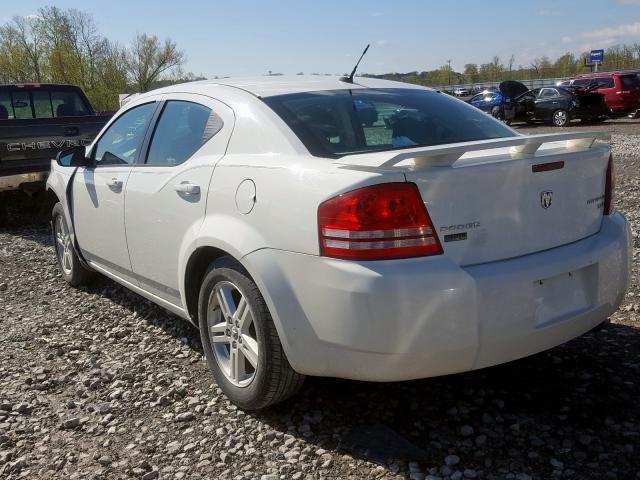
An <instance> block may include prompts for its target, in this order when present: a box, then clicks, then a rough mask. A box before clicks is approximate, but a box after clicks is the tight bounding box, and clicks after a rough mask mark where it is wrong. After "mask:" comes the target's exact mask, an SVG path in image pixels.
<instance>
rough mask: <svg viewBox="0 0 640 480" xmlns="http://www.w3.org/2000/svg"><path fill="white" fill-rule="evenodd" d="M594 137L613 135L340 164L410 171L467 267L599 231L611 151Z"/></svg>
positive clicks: (443, 238) (535, 139)
mask: <svg viewBox="0 0 640 480" xmlns="http://www.w3.org/2000/svg"><path fill="white" fill-rule="evenodd" d="M588 135H591V137H592V138H590V137H588ZM544 137H546V138H544ZM596 138H601V139H606V138H607V134H594V133H589V134H584V133H582V132H580V133H578V134H551V135H537V136H532V137H524V136H521V137H516V138H510V139H498V140H497V141H496V140H489V141H482V142H470V143H468V144H454V145H442V146H438V147H427V148H425V149H419V150H418V149H416V151H412V152H401V153H400V154H398V152H397V151H396V152H385V153H386V156H387V160H386V161H382V162H380V160H381V159H382V156H381V155H382V152H379V153H375V154H362V155H353V156H350V157H343V158H341V159H339V160H338V161H337V162H340V163H343V164H344V165H345V168H350V166H351V168H353V167H355V168H363V167H364V166H365V165H366V164H367V163H369V166H371V167H374V166H375V165H376V164H378V165H377V166H375V167H374V168H379V169H382V170H386V169H390V170H395V171H397V170H398V169H404V173H405V177H406V179H407V181H409V182H414V183H416V184H417V186H418V188H419V190H420V193H421V195H422V198H423V200H424V202H425V204H426V206H427V210H428V211H429V214H430V216H431V219H432V221H433V223H434V226H435V227H436V231H437V233H438V236H439V238H440V242H441V244H442V247H443V249H444V253H445V255H447V256H448V257H449V258H450V259H452V260H453V261H455V262H456V263H457V264H459V265H462V266H465V265H474V264H479V263H485V262H492V261H498V260H503V259H508V258H513V257H518V256H522V255H527V254H531V253H534V252H539V251H542V250H547V249H550V248H554V247H558V246H561V245H565V244H568V243H572V242H575V241H577V240H580V239H582V238H585V237H588V236H590V235H593V234H594V233H597V232H598V231H599V229H600V224H601V221H602V212H603V201H604V188H605V174H606V169H607V161H608V158H609V152H610V149H609V146H608V145H605V144H600V143H594V142H595V140H596ZM366 157H369V158H368V159H367V158H366ZM389 157H393V158H392V159H389ZM398 157H400V158H398Z"/></svg>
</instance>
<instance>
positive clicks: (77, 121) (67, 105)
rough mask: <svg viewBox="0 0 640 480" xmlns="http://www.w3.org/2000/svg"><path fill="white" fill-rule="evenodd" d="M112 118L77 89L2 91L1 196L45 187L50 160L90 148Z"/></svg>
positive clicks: (36, 86) (16, 87)
mask: <svg viewBox="0 0 640 480" xmlns="http://www.w3.org/2000/svg"><path fill="white" fill-rule="evenodd" d="M109 118H110V115H98V114H96V112H95V111H94V109H93V107H92V106H91V103H89V100H88V99H87V97H86V96H85V94H84V92H83V91H82V90H81V89H80V88H78V87H75V86H73V85H58V84H44V83H42V84H37V83H29V84H14V85H0V192H2V191H8V190H19V189H22V190H29V189H32V190H33V189H37V188H39V187H40V186H41V185H44V180H46V176H47V173H48V172H49V168H50V163H51V159H52V158H55V156H56V154H57V153H58V152H59V151H61V150H64V149H66V148H69V147H73V146H78V145H88V144H89V143H91V141H92V140H93V138H94V137H95V136H96V135H97V134H98V132H99V131H100V130H101V129H102V127H103V126H104V125H105V124H106V123H107V121H108V120H109Z"/></svg>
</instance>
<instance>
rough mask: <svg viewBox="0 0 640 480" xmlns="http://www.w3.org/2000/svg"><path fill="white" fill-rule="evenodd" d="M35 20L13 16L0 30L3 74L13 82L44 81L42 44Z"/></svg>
mask: <svg viewBox="0 0 640 480" xmlns="http://www.w3.org/2000/svg"><path fill="white" fill-rule="evenodd" d="M41 32H42V29H41V28H40V18H39V17H14V18H13V19H12V20H11V22H10V23H8V24H6V25H4V26H2V27H0V44H1V45H2V51H1V53H0V54H1V55H2V56H3V60H2V62H0V63H1V64H2V67H3V68H7V69H8V70H6V71H5V72H3V73H4V75H6V76H8V77H9V78H10V79H11V80H13V81H22V82H24V81H27V82H28V81H32V82H42V81H44V80H45V75H44V70H45V66H44V61H45V60H44V59H45V53H46V52H45V48H44V47H45V42H44V39H43V38H42V34H41Z"/></svg>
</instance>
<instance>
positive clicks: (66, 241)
mask: <svg viewBox="0 0 640 480" xmlns="http://www.w3.org/2000/svg"><path fill="white" fill-rule="evenodd" d="M55 234H56V251H57V252H58V258H59V259H60V267H61V268H62V271H63V272H64V273H65V274H66V275H71V272H72V270H73V257H72V250H71V248H72V247H71V235H69V229H68V228H67V225H66V223H65V221H64V219H63V218H62V215H58V216H57V217H56V223H55Z"/></svg>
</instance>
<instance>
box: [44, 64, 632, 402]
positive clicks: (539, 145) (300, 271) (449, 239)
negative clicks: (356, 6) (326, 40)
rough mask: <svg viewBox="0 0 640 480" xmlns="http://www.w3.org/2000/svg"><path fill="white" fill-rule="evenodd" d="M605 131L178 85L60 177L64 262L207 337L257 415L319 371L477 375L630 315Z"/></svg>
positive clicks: (314, 83) (395, 376)
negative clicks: (527, 130)
mask: <svg viewBox="0 0 640 480" xmlns="http://www.w3.org/2000/svg"><path fill="white" fill-rule="evenodd" d="M363 106H366V108H364V107H363ZM363 115H364V116H366V119H365V118H363ZM607 140H608V137H607V135H606V134H600V133H593V132H579V133H564V134H551V135H534V136H523V135H520V134H518V133H517V132H515V131H514V130H512V129H511V128H509V127H507V126H506V125H504V124H502V123H500V122H498V121H496V120H495V119H493V118H491V117H489V116H488V115H486V114H484V113H482V112H481V111H479V110H476V109H475V108H473V107H471V106H469V105H467V104H465V103H464V102H462V101H460V100H457V99H455V98H452V97H450V96H448V95H445V94H443V93H440V92H437V91H434V90H430V89H427V88H422V87H418V86H412V85H408V84H402V83H395V82H388V81H382V80H375V79H365V78H361V79H357V80H356V83H355V84H352V83H349V82H348V81H344V79H342V80H339V79H337V78H325V77H315V78H302V77H295V78H292V79H287V78H286V77H264V78H259V79H254V80H251V79H248V80H230V79H224V80H215V81H204V82H196V83H188V84H182V85H176V86H172V87H168V88H164V89H160V90H155V91H152V92H149V93H145V94H142V95H139V96H137V97H136V98H134V99H133V100H131V101H130V102H129V103H127V104H126V105H125V106H124V107H123V108H122V109H121V110H120V111H119V112H118V113H117V114H116V115H115V116H114V118H113V119H112V120H111V121H110V123H109V124H108V125H106V126H105V128H104V129H103V131H102V132H101V133H100V134H99V135H98V136H97V138H96V140H95V141H94V142H93V143H92V144H91V145H90V146H88V147H86V148H84V147H81V148H74V149H70V150H67V151H65V152H62V153H61V154H60V155H59V156H58V158H57V162H54V163H53V164H52V171H51V175H50V176H49V180H48V188H49V190H50V191H51V194H52V195H54V196H55V197H56V199H57V202H58V203H57V204H56V206H55V208H54V209H53V218H52V221H53V232H54V239H55V245H56V254H57V258H58V261H59V263H60V269H61V272H62V276H63V277H64V279H65V280H66V281H67V282H69V283H70V284H71V285H80V284H84V283H87V282H89V281H90V280H91V278H92V277H93V276H94V275H95V274H96V272H99V273H101V274H103V275H106V276H107V277H110V278H112V279H113V280H115V281H117V282H119V283H121V284H122V285H124V286H126V287H127V288H129V289H131V290H133V291H135V292H137V293H139V294H140V295H142V296H144V297H146V298H148V299H150V300H151V301H153V302H155V303H157V304H159V305H161V306H163V307H165V308H166V309H168V310H170V311H171V312H173V313H175V314H176V315H178V316H180V317H182V318H184V319H186V320H188V321H190V322H192V323H193V324H194V325H196V326H198V327H199V328H200V332H201V336H202V344H203V347H204V352H205V354H206V358H207V362H208V365H209V367H210V369H211V372H212V374H213V376H214V377H215V380H216V382H217V383H218V385H219V386H220V387H221V388H222V389H223V391H224V392H225V393H226V395H227V396H228V397H229V398H230V399H231V400H232V401H233V402H234V403H236V404H237V405H239V406H240V407H242V408H245V409H255V408H262V407H265V406H267V405H271V404H273V403H276V402H279V401H282V400H283V399H285V398H287V397H289V396H291V395H292V394H294V393H295V392H296V391H297V390H298V389H299V388H300V387H301V385H302V382H303V379H304V376H305V375H319V376H333V377H342V378H349V379H358V380H368V381H397V380H408V379H415V378H425V377H431V376H435V375H444V374H450V373H454V372H463V371H468V370H473V369H479V368H483V367H486V366H489V365H495V364H499V363H503V362H508V361H510V360H514V359H517V358H521V357H525V356H527V355H532V354H534V353H536V352H540V351H542V350H545V349H549V348H551V347H554V346H556V345H559V344H561V343H563V342H566V341H568V340H570V339H572V338H574V337H577V336H579V335H582V334H583V333H585V332H588V331H590V330H591V329H593V328H594V327H596V326H598V325H599V324H601V323H602V322H603V321H605V320H606V319H607V317H608V316H609V315H611V314H612V313H613V312H614V311H615V310H616V308H617V307H618V306H619V305H620V303H621V301H622V299H623V296H624V293H625V289H626V286H627V282H628V275H629V268H630V258H631V256H630V242H631V235H630V229H629V226H628V223H627V221H626V220H625V218H624V217H623V216H622V215H621V214H619V213H616V212H615V209H614V205H613V190H614V175H613V161H612V159H611V155H610V146H609V143H608V141H607Z"/></svg>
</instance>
